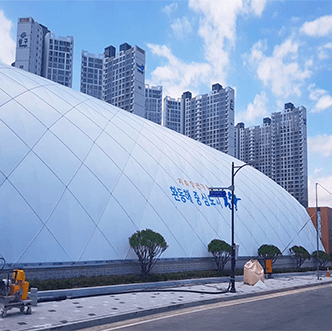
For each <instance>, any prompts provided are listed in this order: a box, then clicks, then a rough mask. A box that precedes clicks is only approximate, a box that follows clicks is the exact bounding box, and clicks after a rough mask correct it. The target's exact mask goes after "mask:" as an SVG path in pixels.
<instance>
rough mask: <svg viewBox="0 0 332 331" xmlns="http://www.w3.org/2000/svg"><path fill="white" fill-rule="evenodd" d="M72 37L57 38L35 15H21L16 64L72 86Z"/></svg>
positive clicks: (18, 27) (18, 66) (18, 26)
mask: <svg viewBox="0 0 332 331" xmlns="http://www.w3.org/2000/svg"><path fill="white" fill-rule="evenodd" d="M73 51H74V38H73V37H56V36H55V35H54V34H53V33H51V32H50V31H49V30H48V28H47V27H45V26H43V25H42V24H39V23H37V22H35V21H34V19H33V18H32V17H26V18H19V19H18V24H17V42H16V54H15V62H14V63H13V66H15V67H17V68H20V69H23V70H26V71H29V72H32V73H34V74H36V75H39V76H43V77H45V78H48V79H50V80H53V81H55V82H57V83H59V84H62V85H65V86H69V87H72V77H73Z"/></svg>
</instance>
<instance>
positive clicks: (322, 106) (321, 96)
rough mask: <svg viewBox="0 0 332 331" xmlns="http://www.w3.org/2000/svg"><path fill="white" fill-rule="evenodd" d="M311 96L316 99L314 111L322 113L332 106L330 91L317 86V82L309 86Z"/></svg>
mask: <svg viewBox="0 0 332 331" xmlns="http://www.w3.org/2000/svg"><path fill="white" fill-rule="evenodd" d="M308 90H309V98H310V100H312V101H315V105H314V107H313V108H312V110H311V112H312V113H320V112H322V111H324V110H326V109H328V108H332V97H331V95H329V93H328V91H326V90H323V89H319V88H316V85H315V84H311V85H310V86H309V87H308Z"/></svg>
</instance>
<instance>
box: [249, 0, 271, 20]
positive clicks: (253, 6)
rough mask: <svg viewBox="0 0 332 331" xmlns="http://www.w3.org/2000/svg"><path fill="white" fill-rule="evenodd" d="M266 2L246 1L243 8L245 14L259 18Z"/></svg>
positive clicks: (260, 0)
mask: <svg viewBox="0 0 332 331" xmlns="http://www.w3.org/2000/svg"><path fill="white" fill-rule="evenodd" d="M266 1H267V0H251V1H246V2H245V3H244V6H245V8H246V11H247V13H254V14H255V15H257V16H261V15H262V13H263V11H264V9H265V4H266Z"/></svg>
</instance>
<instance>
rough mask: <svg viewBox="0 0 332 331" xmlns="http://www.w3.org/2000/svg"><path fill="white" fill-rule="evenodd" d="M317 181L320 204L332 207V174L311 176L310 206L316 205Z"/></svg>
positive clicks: (309, 186) (309, 184) (309, 183)
mask: <svg viewBox="0 0 332 331" xmlns="http://www.w3.org/2000/svg"><path fill="white" fill-rule="evenodd" d="M316 183H318V184H319V185H317V200H318V206H320V207H330V208H332V195H331V193H332V176H325V177H323V176H309V180H308V193H309V194H308V195H309V207H315V206H316Z"/></svg>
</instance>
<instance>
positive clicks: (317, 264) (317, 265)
mask: <svg viewBox="0 0 332 331" xmlns="http://www.w3.org/2000/svg"><path fill="white" fill-rule="evenodd" d="M317 185H318V183H316V225H317V250H316V267H317V280H319V263H318V250H319V228H318V195H317Z"/></svg>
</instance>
